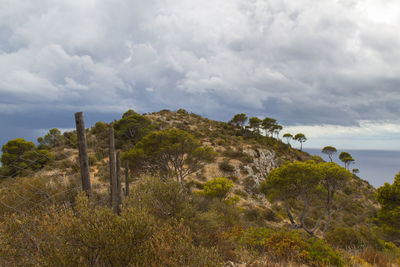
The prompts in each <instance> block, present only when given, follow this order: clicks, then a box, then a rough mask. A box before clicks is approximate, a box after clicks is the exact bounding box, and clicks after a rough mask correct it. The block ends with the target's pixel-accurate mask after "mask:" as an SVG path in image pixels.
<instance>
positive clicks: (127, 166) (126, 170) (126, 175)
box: [125, 161, 129, 196]
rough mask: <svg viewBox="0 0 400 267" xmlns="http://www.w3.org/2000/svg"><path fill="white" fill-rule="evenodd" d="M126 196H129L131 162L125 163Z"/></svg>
mask: <svg viewBox="0 0 400 267" xmlns="http://www.w3.org/2000/svg"><path fill="white" fill-rule="evenodd" d="M125 196H129V162H128V161H126V163H125Z"/></svg>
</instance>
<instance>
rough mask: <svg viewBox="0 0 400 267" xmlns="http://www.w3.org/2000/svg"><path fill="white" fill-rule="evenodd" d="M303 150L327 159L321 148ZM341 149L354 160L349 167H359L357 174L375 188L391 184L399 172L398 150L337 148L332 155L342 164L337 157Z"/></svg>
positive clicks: (399, 156)
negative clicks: (336, 151)
mask: <svg viewBox="0 0 400 267" xmlns="http://www.w3.org/2000/svg"><path fill="white" fill-rule="evenodd" d="M303 150H304V151H306V152H308V153H309V154H311V155H318V156H321V157H322V158H323V159H324V160H326V161H329V158H328V156H327V155H326V154H323V153H322V152H321V149H312V148H311V149H310V148H309V149H307V148H304V149H303ZM342 151H346V152H348V153H350V154H351V156H352V157H353V159H354V160H355V162H354V164H352V165H350V167H349V169H350V170H352V169H359V170H360V172H359V173H358V174H357V176H359V177H360V178H361V179H364V180H366V181H368V182H369V183H370V184H371V185H372V186H373V187H375V188H378V187H380V186H382V185H383V184H384V183H390V184H392V183H393V180H394V176H395V175H396V174H397V173H398V172H400V150H354V149H347V150H346V149H344V150H338V153H337V154H336V155H334V156H333V157H334V160H335V162H337V163H338V164H340V165H342V166H343V163H342V162H341V161H340V160H339V159H338V156H339V154H340V152H342Z"/></svg>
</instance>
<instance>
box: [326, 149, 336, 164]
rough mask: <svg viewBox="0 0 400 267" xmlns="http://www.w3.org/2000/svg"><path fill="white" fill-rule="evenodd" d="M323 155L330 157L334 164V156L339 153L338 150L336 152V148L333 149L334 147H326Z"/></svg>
mask: <svg viewBox="0 0 400 267" xmlns="http://www.w3.org/2000/svg"><path fill="white" fill-rule="evenodd" d="M322 153H324V154H327V155H328V157H329V159H330V161H331V162H332V161H333V160H332V155H334V154H336V153H337V150H336V148H335V147H333V146H326V147H324V148H323V149H322Z"/></svg>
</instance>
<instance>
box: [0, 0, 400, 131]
mask: <svg viewBox="0 0 400 267" xmlns="http://www.w3.org/2000/svg"><path fill="white" fill-rule="evenodd" d="M0 1H1V6H2V9H1V10H0V40H1V42H0V99H1V100H0V111H1V110H3V107H4V108H5V109H8V110H10V109H11V110H20V111H21V112H24V111H26V110H27V109H29V110H35V109H42V110H43V109H53V108H55V107H56V108H58V109H64V110H66V111H68V112H70V111H71V110H76V109H80V110H82V109H88V110H93V111H104V112H110V111H116V110H118V111H119V110H123V109H125V108H126V109H127V108H134V109H137V110H138V111H150V110H158V109H162V108H179V107H184V108H187V109H191V110H193V111H195V112H197V113H202V114H204V115H208V116H214V117H215V118H218V119H228V118H230V117H231V116H232V115H233V114H234V113H237V112H246V113H248V114H257V115H260V116H263V115H264V116H265V115H267V116H273V117H276V118H277V119H278V120H279V121H280V122H282V123H284V124H287V125H294V124H302V125H307V124H308V125H312V124H324V123H325V124H340V125H357V123H358V121H360V120H364V121H365V120H369V121H381V120H389V121H392V122H393V121H394V120H396V119H397V117H398V114H399V112H400V106H399V105H398V104H397V103H398V102H399V101H400V92H399V91H398V88H399V85H400V80H399V78H398V77H400V63H399V62H400V51H399V50H398V49H397V47H398V46H399V45H400V37H399V35H398V32H399V30H400V23H399V22H400V11H399V10H400V4H399V3H398V2H397V1H392V0H391V1H385V2H382V1H378V0H361V1H342V0H336V1H335V0H323V1H314V0H299V1H289V0H284V1H282V0H268V1H267V0H251V1H239V0H217V1H200V0H148V1H138V0H134V1H127V0H115V1H112V2H110V1H106V0H90V1H78V0H74V1H71V0H69V1H67V0H59V1H52V0H37V1H35V3H31V2H29V1H23V0H13V1H11V0H0ZM373 129H374V130H377V129H376V128H373ZM371 138H372V137H371Z"/></svg>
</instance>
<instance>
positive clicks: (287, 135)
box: [283, 133, 293, 145]
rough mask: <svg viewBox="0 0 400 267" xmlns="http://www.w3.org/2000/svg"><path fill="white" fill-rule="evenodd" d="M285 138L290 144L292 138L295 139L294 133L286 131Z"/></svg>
mask: <svg viewBox="0 0 400 267" xmlns="http://www.w3.org/2000/svg"><path fill="white" fill-rule="evenodd" d="M283 138H285V139H286V143H287V144H288V145H289V144H290V140H292V139H293V135H292V134H291V133H285V134H284V135H283Z"/></svg>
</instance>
